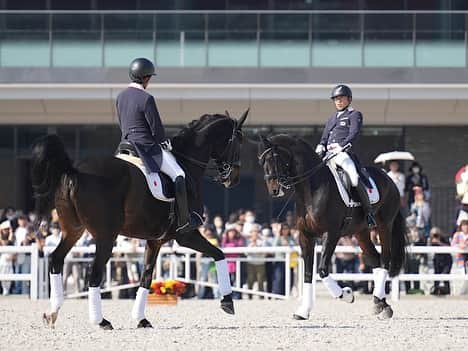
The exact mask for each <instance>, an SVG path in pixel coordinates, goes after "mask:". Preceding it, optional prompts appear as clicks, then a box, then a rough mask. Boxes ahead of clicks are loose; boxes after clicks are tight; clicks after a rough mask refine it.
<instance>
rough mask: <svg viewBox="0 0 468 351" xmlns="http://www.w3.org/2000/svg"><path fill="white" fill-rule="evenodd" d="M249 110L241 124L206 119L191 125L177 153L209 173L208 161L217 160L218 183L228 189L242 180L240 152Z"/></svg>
mask: <svg viewBox="0 0 468 351" xmlns="http://www.w3.org/2000/svg"><path fill="white" fill-rule="evenodd" d="M248 113H249V110H247V111H245V112H244V114H243V115H242V117H241V118H239V119H238V120H237V119H235V118H231V117H230V116H229V113H227V112H226V115H219V114H218V115H204V116H202V117H200V118H199V119H198V120H195V121H193V122H191V123H190V124H189V126H188V127H187V128H184V129H183V130H182V131H181V132H179V134H178V135H177V136H175V137H174V139H173V140H172V141H173V145H174V147H175V149H176V151H175V153H176V154H177V155H178V156H179V157H181V158H182V159H185V160H186V161H187V162H189V163H192V164H193V165H195V166H198V167H201V168H203V169H206V168H207V167H208V160H209V159H212V160H214V162H215V164H216V169H217V171H218V175H217V176H216V178H215V179H216V180H217V181H218V182H220V183H222V184H223V185H224V186H225V187H226V188H230V187H233V186H235V185H237V184H238V183H239V180H240V164H241V163H240V149H241V145H242V141H243V134H242V125H243V124H244V122H245V120H246V118H247V115H248Z"/></svg>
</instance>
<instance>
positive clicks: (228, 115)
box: [224, 110, 231, 118]
mask: <svg viewBox="0 0 468 351" xmlns="http://www.w3.org/2000/svg"><path fill="white" fill-rule="evenodd" d="M224 113H225V114H226V116H227V117H228V118H231V115H230V114H229V112H228V110H225V111H224Z"/></svg>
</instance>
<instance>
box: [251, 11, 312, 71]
mask: <svg viewBox="0 0 468 351" xmlns="http://www.w3.org/2000/svg"><path fill="white" fill-rule="evenodd" d="M309 64H310V42H309V16H308V15H302V14H301V15H263V16H262V17H261V34H260V65H261V66H277V67H307V66H309Z"/></svg>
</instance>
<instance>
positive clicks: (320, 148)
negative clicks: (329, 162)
mask: <svg viewBox="0 0 468 351" xmlns="http://www.w3.org/2000/svg"><path fill="white" fill-rule="evenodd" d="M325 151H326V149H325V146H323V145H322V144H318V145H317V147H316V148H315V153H316V154H317V155H318V156H319V157H320V158H323V156H324V155H325Z"/></svg>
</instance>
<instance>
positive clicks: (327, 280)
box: [322, 275, 343, 298]
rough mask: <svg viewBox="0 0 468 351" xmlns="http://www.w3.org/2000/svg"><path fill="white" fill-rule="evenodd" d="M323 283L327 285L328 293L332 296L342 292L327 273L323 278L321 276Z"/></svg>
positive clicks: (338, 295)
mask: <svg viewBox="0 0 468 351" xmlns="http://www.w3.org/2000/svg"><path fill="white" fill-rule="evenodd" d="M322 282H323V284H324V285H325V286H326V287H327V289H328V291H329V292H330V295H331V296H333V297H335V298H336V297H340V296H341V294H342V293H343V291H342V289H341V287H340V286H339V285H338V283H337V282H336V281H335V279H333V278H332V277H331V276H330V275H327V276H326V277H325V278H322Z"/></svg>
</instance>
